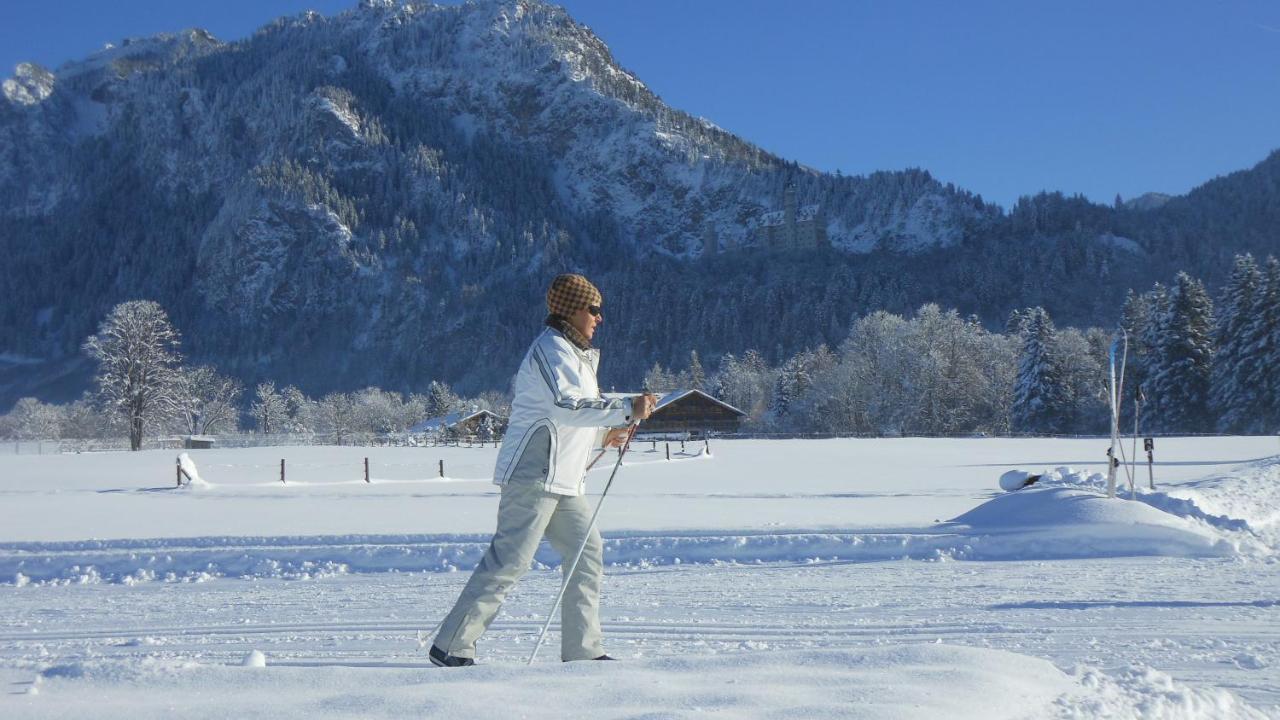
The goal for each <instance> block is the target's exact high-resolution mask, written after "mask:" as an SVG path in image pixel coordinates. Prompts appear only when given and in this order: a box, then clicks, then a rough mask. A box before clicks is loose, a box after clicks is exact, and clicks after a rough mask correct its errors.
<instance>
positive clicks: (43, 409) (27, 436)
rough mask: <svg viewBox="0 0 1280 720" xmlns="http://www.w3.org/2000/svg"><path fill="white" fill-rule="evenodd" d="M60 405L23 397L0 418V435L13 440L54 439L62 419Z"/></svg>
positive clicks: (56, 436) (60, 427) (59, 434)
mask: <svg viewBox="0 0 1280 720" xmlns="http://www.w3.org/2000/svg"><path fill="white" fill-rule="evenodd" d="M64 415H65V413H64V412H63V409H62V407H60V406H58V405H50V404H48V403H42V402H40V401H39V400H37V399H35V398H31V397H24V398H22V399H21V400H19V401H18V402H17V404H15V405H14V406H13V409H12V410H10V411H9V414H8V415H5V416H4V417H2V418H0V436H2V437H12V438H13V439H15V440H56V439H58V438H59V437H61V430H62V424H63V421H64Z"/></svg>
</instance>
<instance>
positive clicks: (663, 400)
mask: <svg viewBox="0 0 1280 720" xmlns="http://www.w3.org/2000/svg"><path fill="white" fill-rule="evenodd" d="M639 394H641V393H639V392H625V393H620V392H607V393H601V395H603V396H604V397H607V398H611V399H616V400H622V399H624V398H629V397H634V396H636V395H639ZM690 395H701V396H702V397H704V398H706V399H708V400H710V401H711V402H713V403H716V404H717V405H723V406H724V407H726V408H728V409H730V410H732V411H734V412H736V413H738V414H739V415H746V413H744V412H742V411H741V410H739V409H738V408H736V407H734V406H732V405H730V404H729V403H727V402H725V401H723V400H721V399H720V398H718V397H715V396H714V395H709V394H707V393H705V392H702V391H701V390H693V389H689V390H671V391H670V392H667V393H664V394H663V395H662V397H660V398H658V404H657V406H656V407H655V408H654V410H661V409H662V408H664V407H666V406H668V405H670V404H671V403H673V402H676V401H677V400H680V399H682V398H686V397H689V396H690Z"/></svg>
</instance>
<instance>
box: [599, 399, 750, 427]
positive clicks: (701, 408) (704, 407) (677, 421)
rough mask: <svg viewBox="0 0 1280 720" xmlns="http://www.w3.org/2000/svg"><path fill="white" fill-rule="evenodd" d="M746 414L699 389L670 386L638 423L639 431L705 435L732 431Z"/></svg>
mask: <svg viewBox="0 0 1280 720" xmlns="http://www.w3.org/2000/svg"><path fill="white" fill-rule="evenodd" d="M639 394H640V393H638V392H635V393H608V395H609V396H610V397H631V396H634V395H639ZM746 416H747V414H746V413H744V412H742V411H741V410H739V409H738V408H736V407H734V406H732V405H730V404H728V403H726V402H724V401H722V400H717V399H716V398H714V397H712V396H710V395H708V394H707V393H704V392H702V391H701V390H673V391H671V392H669V393H667V394H665V395H663V396H662V397H661V398H660V399H659V400H658V406H657V408H655V409H654V411H653V414H652V415H650V416H649V419H648V420H645V421H644V423H643V424H642V425H641V426H640V432H641V433H673V434H674V433H679V434H681V435H685V434H687V435H690V436H697V437H705V436H707V435H711V434H723V433H736V432H738V428H739V426H740V425H741V424H742V420H743V418H745V417H746Z"/></svg>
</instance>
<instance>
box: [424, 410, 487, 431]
mask: <svg viewBox="0 0 1280 720" xmlns="http://www.w3.org/2000/svg"><path fill="white" fill-rule="evenodd" d="M481 415H492V416H493V417H495V418H496V417H500V416H499V415H498V414H497V413H495V412H493V411H492V410H466V411H462V410H459V411H457V412H451V413H449V414H448V415H442V416H440V417H433V418H427V419H426V420H423V421H422V422H420V423H418V424H417V425H414V426H413V427H411V428H409V432H411V433H433V432H440V431H441V430H447V429H449V428H451V427H454V426H456V425H460V424H462V423H464V422H466V421H468V420H471V419H472V418H476V417H479V416H481Z"/></svg>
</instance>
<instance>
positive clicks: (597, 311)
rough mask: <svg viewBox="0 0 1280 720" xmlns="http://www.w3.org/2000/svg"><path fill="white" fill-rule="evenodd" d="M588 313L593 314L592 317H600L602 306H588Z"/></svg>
mask: <svg viewBox="0 0 1280 720" xmlns="http://www.w3.org/2000/svg"><path fill="white" fill-rule="evenodd" d="M587 312H589V313H591V314H592V315H595V316H596V317H600V306H599V305H588V306H587Z"/></svg>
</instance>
